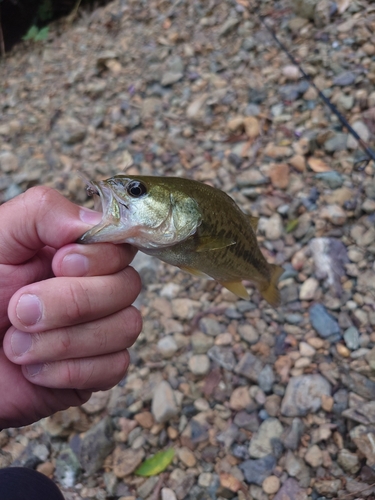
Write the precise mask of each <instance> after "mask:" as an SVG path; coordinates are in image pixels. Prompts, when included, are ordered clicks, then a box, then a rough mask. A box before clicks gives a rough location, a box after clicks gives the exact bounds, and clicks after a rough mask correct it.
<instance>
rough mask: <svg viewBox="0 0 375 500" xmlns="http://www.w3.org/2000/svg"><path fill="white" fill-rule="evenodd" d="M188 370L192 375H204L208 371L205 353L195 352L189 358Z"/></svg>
mask: <svg viewBox="0 0 375 500" xmlns="http://www.w3.org/2000/svg"><path fill="white" fill-rule="evenodd" d="M189 370H190V371H191V373H192V374H193V375H197V376H204V375H207V373H208V372H209V371H210V360H209V358H208V356H206V355H205V354H195V355H194V356H192V357H191V358H190V359H189Z"/></svg>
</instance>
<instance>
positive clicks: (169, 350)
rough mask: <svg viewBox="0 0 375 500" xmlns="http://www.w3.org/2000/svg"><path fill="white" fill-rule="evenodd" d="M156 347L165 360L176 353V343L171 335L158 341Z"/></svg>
mask: <svg viewBox="0 0 375 500" xmlns="http://www.w3.org/2000/svg"><path fill="white" fill-rule="evenodd" d="M157 346H158V351H159V352H160V354H161V355H162V357H163V358H165V359H169V358H172V357H173V356H174V355H175V354H176V352H177V351H178V346H177V344H176V341H175V339H174V338H173V337H172V336H171V335H167V336H166V337H163V338H162V339H160V340H159V342H158V344H157Z"/></svg>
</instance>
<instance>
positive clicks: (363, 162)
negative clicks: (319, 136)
mask: <svg viewBox="0 0 375 500" xmlns="http://www.w3.org/2000/svg"><path fill="white" fill-rule="evenodd" d="M258 18H259V20H260V22H261V23H262V24H263V26H264V27H265V28H266V29H267V31H268V32H269V33H270V35H271V36H272V38H273V39H274V41H275V42H276V44H277V45H278V46H279V47H280V48H281V49H282V51H283V52H284V53H285V54H286V55H287V56H288V57H289V59H290V60H291V62H292V63H293V64H294V65H295V66H297V68H298V69H299V71H300V72H301V73H302V76H303V78H304V79H305V80H306V81H307V82H308V83H309V85H311V86H312V87H313V88H314V89H315V90H316V91H317V92H318V95H319V97H320V98H321V99H322V100H323V102H324V104H325V105H326V106H327V107H328V108H329V109H330V110H331V111H332V113H334V114H335V115H336V116H337V118H338V119H339V120H340V122H341V124H342V125H343V126H344V127H346V128H347V130H348V131H349V133H350V134H351V135H352V136H353V137H354V138H355V139H356V140H357V141H358V143H359V144H360V146H361V147H362V149H363V150H364V151H365V153H366V155H365V156H364V157H362V158H360V159H358V161H356V162H355V164H354V168H355V169H356V170H364V169H365V168H366V166H367V165H368V163H369V162H370V160H372V161H374V162H375V151H374V150H373V149H371V148H370V147H369V146H368V145H367V144H366V142H365V141H364V140H363V139H361V138H360V137H359V135H358V134H357V132H356V131H355V130H354V129H353V127H352V126H351V125H350V124H349V123H348V121H347V120H346V118H345V117H344V116H343V115H342V114H341V113H340V112H339V110H338V109H337V108H336V106H335V105H334V104H332V102H331V101H330V100H329V99H328V97H326V96H325V95H324V94H323V92H322V91H321V90H320V89H319V88H318V87H317V86H316V85H315V83H314V81H313V80H312V79H311V77H310V75H308V74H307V73H306V72H305V71H304V69H303V68H302V67H301V65H300V64H299V63H298V62H297V60H296V58H295V57H294V56H293V55H292V54H291V53H290V52H289V51H288V49H287V48H286V46H285V45H284V44H283V43H282V42H281V41H280V40H279V39H278V37H277V35H276V33H275V32H274V31H273V29H272V28H270V27H269V26H268V24H267V23H266V21H265V17H264V16H259V15H258Z"/></svg>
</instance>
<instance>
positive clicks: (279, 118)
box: [0, 0, 375, 500]
mask: <svg viewBox="0 0 375 500" xmlns="http://www.w3.org/2000/svg"><path fill="white" fill-rule="evenodd" d="M260 5H261V6H260V7H256V5H255V2H253V1H252V0H237V2H236V1H234V0H233V1H223V0H209V1H208V0H207V1H193V0H190V1H189V0H177V1H175V2H167V1H165V0H147V1H146V0H143V1H140V0H136V1H135V0H129V1H126V2H125V1H122V0H116V1H115V2H113V3H111V4H109V5H108V6H106V7H105V8H101V9H99V10H95V11H94V12H92V13H89V14H88V13H83V14H82V15H81V16H80V17H79V19H77V20H76V21H74V22H73V23H65V24H64V22H60V23H57V24H56V25H55V26H54V27H53V28H51V30H50V35H49V38H48V40H47V41H46V42H41V43H36V42H34V43H31V42H29V43H27V44H21V45H19V46H18V47H16V48H15V49H14V50H13V52H12V53H11V54H9V55H8V57H7V58H6V60H3V61H1V62H0V75H1V77H0V203H1V202H4V201H7V200H9V199H10V198H12V197H13V196H15V195H17V194H18V193H21V192H23V191H24V190H25V189H27V188H29V187H31V186H34V185H36V184H44V185H48V186H52V187H54V188H56V189H58V190H59V191H60V192H62V193H63V194H64V195H65V196H67V197H68V198H69V199H71V200H73V201H75V202H77V203H79V204H84V205H87V206H91V205H90V204H91V200H90V199H88V198H87V196H86V192H85V189H84V186H83V183H82V181H81V180H80V179H79V178H78V176H77V174H76V169H78V170H83V171H85V172H86V174H87V175H88V176H90V177H92V178H94V179H100V178H104V177H109V176H111V175H113V174H115V173H119V172H121V171H123V169H124V166H126V165H128V164H129V158H130V157H131V158H132V160H133V162H134V164H133V166H131V167H130V168H129V170H128V172H129V173H133V174H136V173H139V174H157V175H177V176H185V177H188V178H193V179H197V180H200V181H204V182H208V183H211V184H212V185H214V186H216V187H218V188H221V189H223V190H224V191H226V192H227V193H228V194H230V195H231V196H232V197H233V198H234V199H235V200H236V201H237V202H238V204H239V205H240V206H241V208H242V209H243V210H244V211H248V212H250V213H252V214H253V215H254V216H259V217H260V221H259V231H258V239H259V243H260V245H261V248H262V250H263V251H264V253H265V255H266V257H267V259H268V260H269V261H270V262H274V263H277V264H280V265H282V266H284V269H285V273H284V275H283V277H282V281H281V282H280V289H281V294H282V306H281V307H279V308H278V309H277V310H274V309H272V308H271V307H270V306H268V305H267V304H266V303H265V301H264V300H262V299H261V297H260V295H259V294H258V292H257V291H255V290H250V293H251V300H250V301H243V300H237V299H236V297H234V296H233V295H232V294H231V293H230V292H229V291H227V290H225V289H222V288H221V287H220V286H219V285H217V284H216V283H215V282H211V281H206V280H200V279H197V278H194V277H191V276H189V275H187V274H184V273H182V272H180V271H179V270H177V269H175V268H172V267H170V266H167V265H164V264H163V263H161V262H159V261H157V260H153V259H151V258H149V257H146V256H145V255H142V254H138V256H137V258H136V267H137V269H138V270H139V272H140V274H141V276H142V279H143V290H142V293H141V295H140V297H139V298H138V299H137V306H138V307H139V308H140V310H141V311H142V315H143V318H144V328H143V332H142V334H141V335H140V337H139V340H138V341H137V343H136V345H135V346H134V348H133V349H132V361H133V363H132V365H131V368H130V370H129V373H128V376H127V377H126V379H125V380H124V381H123V382H122V383H121V384H120V385H119V386H118V387H115V388H114V389H112V390H111V391H108V392H102V393H96V394H94V395H93V397H92V398H91V399H90V401H89V402H88V403H86V404H85V405H83V407H82V408H80V409H78V408H72V409H70V410H67V411H65V412H61V413H58V414H56V415H54V416H52V417H50V418H47V419H44V420H43V421H40V422H38V423H36V424H34V425H31V426H28V427H24V428H22V429H9V430H5V431H2V432H1V433H0V445H1V450H0V467H5V466H7V465H9V464H16V465H24V466H27V467H33V468H36V469H38V470H40V471H41V472H43V473H45V474H47V475H48V476H50V477H52V478H53V479H54V480H55V481H56V482H57V483H58V484H59V486H60V487H61V489H62V491H63V492H64V495H65V497H66V499H67V500H79V499H84V498H94V499H98V500H104V499H112V498H113V499H118V498H121V500H135V499H149V500H158V499H162V500H175V499H178V500H183V499H191V500H193V499H200V500H204V499H212V500H215V499H227V498H233V499H238V500H249V499H254V500H268V499H275V500H286V499H290V500H305V499H313V500H317V499H318V498H320V499H321V500H323V499H324V498H345V499H355V498H357V499H362V498H375V448H374V442H375V402H374V400H375V331H374V326H375V266H374V254H375V229H374V222H375V181H374V178H373V165H372V164H370V165H368V166H367V167H366V169H365V170H364V171H362V172H357V171H356V170H355V169H354V163H355V161H356V159H358V157H360V155H361V151H360V150H358V148H357V143H356V141H355V140H354V139H353V138H352V137H351V136H350V135H348V133H347V131H346V130H345V129H344V128H343V127H342V125H341V124H340V122H339V121H338V119H337V118H336V116H334V115H333V114H332V113H331V111H329V110H328V109H327V108H326V107H325V106H324V104H323V103H322V102H321V101H320V100H319V98H318V95H317V92H316V91H315V90H314V89H313V88H311V87H309V86H308V84H307V83H306V82H305V81H304V80H303V79H301V75H300V73H299V71H298V69H297V68H296V67H294V66H292V65H291V64H290V61H289V59H288V58H287V56H286V55H285V53H283V52H282V51H280V49H279V47H278V46H277V45H275V42H274V41H273V40H272V38H271V36H270V34H269V33H268V32H267V30H266V29H265V28H264V26H263V25H262V24H261V23H260V21H259V18H258V17H257V14H261V15H263V16H265V18H266V21H267V24H268V25H269V26H271V27H272V28H273V29H274V30H275V31H276V32H277V35H278V36H279V37H280V39H281V40H282V41H283V43H284V44H285V45H286V46H287V47H288V49H289V50H290V51H291V53H292V54H293V55H294V56H295V57H296V58H297V59H298V60H299V61H300V62H301V63H302V64H303V67H304V69H305V70H306V72H307V73H308V74H309V75H310V76H311V77H312V78H313V80H314V82H315V83H316V85H317V86H318V87H319V88H320V89H321V90H322V91H323V92H324V94H325V95H326V96H328V97H329V98H330V99H331V101H332V102H333V103H334V104H335V105H336V106H337V108H338V109H339V110H340V112H341V113H342V114H343V115H344V116H346V118H347V119H348V121H349V122H350V124H351V125H352V126H353V127H354V129H355V130H356V131H357V132H358V133H359V134H360V136H361V137H362V138H363V139H365V140H366V141H368V142H369V143H370V144H371V143H373V142H374V135H375V35H374V33H375V5H374V4H373V3H371V2H370V1H368V2H367V1H365V0H352V1H347V0H336V2H328V1H326V0H321V1H319V2H317V1H313V0H310V1H307V0H300V1H294V2H292V1H291V0H290V1H288V0H281V1H280V2H271V1H263V2H261V3H260ZM169 447H173V448H174V449H175V451H176V454H175V458H174V460H173V462H172V464H171V465H170V466H169V467H168V469H167V470H166V471H165V472H164V473H163V474H161V475H160V476H156V477H150V478H147V479H144V478H140V477H137V476H135V475H134V474H133V472H134V470H135V468H136V467H137V465H138V464H139V463H141V462H142V460H143V459H144V458H146V457H149V456H151V455H152V454H154V453H156V452H157V451H160V450H162V449H166V448H169Z"/></svg>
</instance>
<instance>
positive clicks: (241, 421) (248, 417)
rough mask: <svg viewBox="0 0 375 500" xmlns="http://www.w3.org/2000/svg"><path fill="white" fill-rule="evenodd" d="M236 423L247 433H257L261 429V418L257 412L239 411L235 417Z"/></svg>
mask: <svg viewBox="0 0 375 500" xmlns="http://www.w3.org/2000/svg"><path fill="white" fill-rule="evenodd" d="M234 423H235V424H236V425H237V426H238V427H240V428H242V429H246V430H247V431H251V432H256V431H257V430H258V429H259V418H258V416H257V414H256V413H255V412H253V413H247V412H246V411H245V410H242V411H239V412H238V413H236V416H235V417H234Z"/></svg>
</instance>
